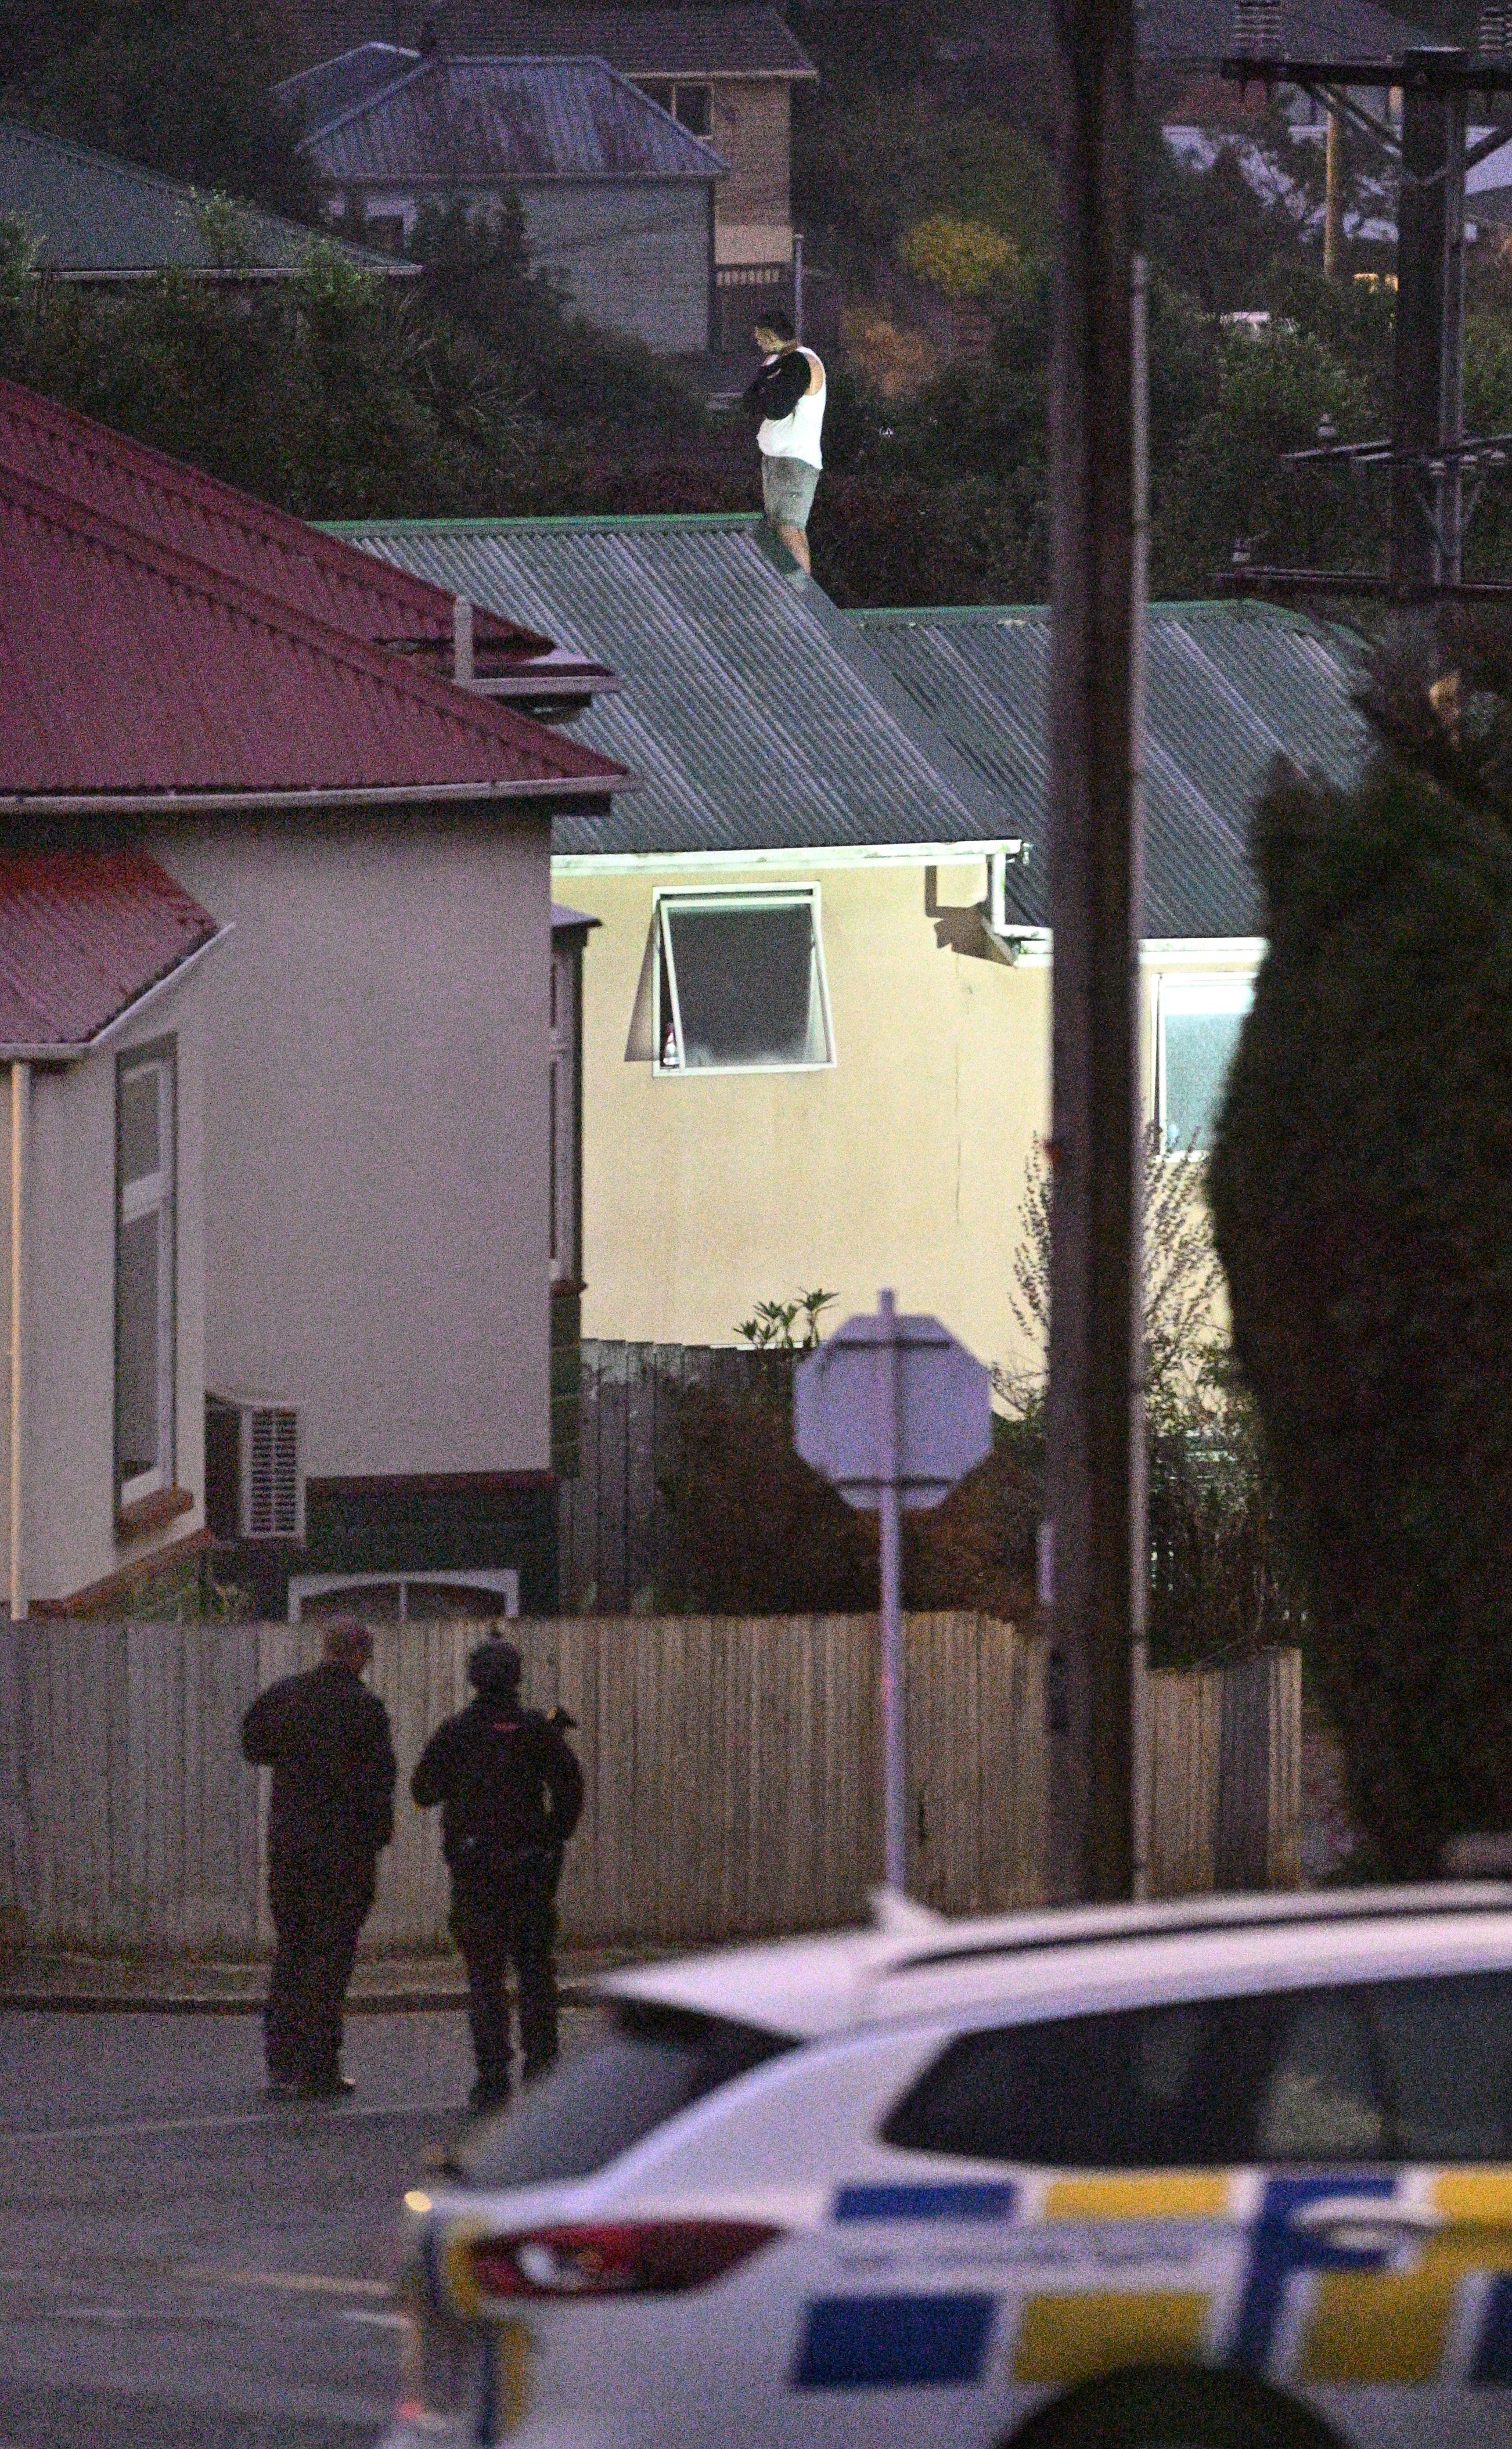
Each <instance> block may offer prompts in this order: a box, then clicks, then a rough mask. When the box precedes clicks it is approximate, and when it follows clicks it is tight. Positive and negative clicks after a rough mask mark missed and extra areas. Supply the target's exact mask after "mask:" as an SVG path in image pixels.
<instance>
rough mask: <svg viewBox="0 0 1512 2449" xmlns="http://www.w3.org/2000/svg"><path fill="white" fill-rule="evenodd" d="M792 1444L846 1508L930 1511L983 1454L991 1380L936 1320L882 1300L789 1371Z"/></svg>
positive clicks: (987, 1444) (988, 1439) (988, 1434)
mask: <svg viewBox="0 0 1512 2449" xmlns="http://www.w3.org/2000/svg"><path fill="white" fill-rule="evenodd" d="M793 1443H794V1445H795V1447H796V1448H797V1450H798V1452H799V1454H800V1455H802V1456H803V1458H804V1462H807V1463H812V1465H813V1467H814V1469H815V1470H816V1471H817V1472H821V1473H822V1474H823V1475H824V1478H825V1479H827V1480H830V1481H832V1482H833V1484H834V1486H835V1487H836V1488H838V1489H839V1491H840V1493H841V1494H842V1496H843V1498H844V1499H845V1502H846V1503H847V1505H862V1506H875V1505H878V1504H880V1502H881V1499H882V1490H883V1489H885V1488H895V1489H896V1490H897V1492H898V1500H899V1503H900V1504H901V1505H907V1506H928V1505H938V1504H939V1503H940V1499H941V1497H943V1496H947V1495H948V1494H949V1493H950V1491H951V1490H952V1489H953V1488H954V1487H955V1485H956V1482H957V1480H958V1479H963V1478H964V1477H965V1475H966V1473H967V1472H968V1471H971V1470H972V1469H973V1468H974V1467H975V1465H976V1464H978V1463H979V1462H981V1461H984V1460H985V1458H986V1456H988V1455H989V1454H990V1453H991V1451H992V1380H991V1378H990V1376H989V1374H988V1372H987V1371H986V1370H985V1369H984V1368H983V1367H982V1365H981V1362H980V1361H979V1360H974V1359H972V1356H971V1354H970V1353H969V1352H968V1351H967V1350H966V1348H965V1346H964V1345H963V1344H960V1343H958V1342H957V1340H956V1339H955V1337H954V1336H953V1335H952V1334H951V1333H950V1331H949V1329H948V1328H947V1327H943V1326H941V1325H940V1321H939V1319H938V1318H913V1317H900V1316H899V1315H898V1314H897V1313H896V1312H895V1311H894V1309H893V1307H892V1303H891V1302H890V1300H887V1299H885V1298H884V1300H883V1302H882V1306H881V1307H880V1308H879V1309H878V1310H877V1311H876V1312H875V1313H874V1314H873V1315H871V1316H870V1317H863V1318H850V1319H847V1320H846V1321H845V1323H844V1325H843V1327H841V1328H840V1329H839V1330H838V1331H837V1333H835V1334H834V1335H832V1336H831V1337H830V1339H829V1341H828V1342H827V1343H823V1344H821V1345H820V1347H819V1349H818V1351H817V1352H813V1353H810V1354H809V1356H808V1357H807V1359H804V1360H801V1361H800V1362H799V1364H798V1366H797V1368H796V1369H795V1371H794V1372H793Z"/></svg>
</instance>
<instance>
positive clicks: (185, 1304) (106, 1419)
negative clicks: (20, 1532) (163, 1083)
mask: <svg viewBox="0 0 1512 2449" xmlns="http://www.w3.org/2000/svg"><path fill="white" fill-rule="evenodd" d="M222 957H223V948H219V949H218V950H217V951H215V952H213V953H211V954H210V955H209V956H208V960H207V961H206V962H205V963H204V965H203V966H201V967H197V968H196V969H195V970H194V971H192V972H191V973H190V974H188V976H186V977H185V978H184V980H183V982H182V983H181V984H180V985H178V986H175V987H172V988H170V989H169V990H167V991H166V992H165V993H163V994H161V995H159V996H157V997H156V998H155V999H154V1001H153V1002H152V1004H151V1005H150V1006H149V1007H148V1008H147V1010H146V1011H145V1012H144V1013H143V1014H142V1015H141V1018H140V1019H139V1020H138V1021H137V1022H135V1023H133V1024H132V1025H131V1026H130V1027H129V1028H128V1029H126V1030H124V1031H123V1032H121V1034H120V1036H119V1037H116V1038H113V1039H112V1040H111V1041H110V1043H109V1045H108V1046H107V1047H105V1048H102V1049H101V1051H99V1052H98V1053H95V1054H92V1055H89V1056H87V1058H86V1059H85V1060H84V1061H83V1062H81V1063H77V1064H72V1065H70V1066H69V1067H68V1069H67V1070H52V1071H46V1070H36V1071H34V1072H33V1074H32V1090H31V1129H30V1144H29V1162H28V1167H27V1203H26V1204H27V1233H26V1265H25V1277H24V1289H23V1316H24V1321H25V1341H26V1361H25V1382H26V1436H25V1472H24V1481H25V1494H24V1499H23V1502H24V1507H25V1512H24V1515H23V1529H24V1539H25V1553H26V1557H27V1572H26V1579H27V1583H28V1588H29V1595H30V1597H31V1598H32V1599H33V1600H38V1599H60V1598H66V1597H69V1596H71V1595H72V1594H73V1593H75V1592H76V1591H84V1590H87V1589H88V1588H90V1587H91V1586H92V1585H93V1584H94V1583H97V1582H101V1581H104V1580H106V1579H107V1577H109V1576H110V1575H112V1574H114V1573H117V1572H121V1571H123V1570H125V1569H126V1568H129V1567H134V1566H137V1565H139V1564H141V1563H143V1562H145V1560H146V1559H147V1558H149V1557H151V1556H152V1555H154V1554H155V1553H157V1552H159V1551H161V1550H163V1549H165V1548H170V1547H172V1546H174V1545H176V1544H177V1542H178V1541H180V1540H181V1539H183V1538H184V1537H185V1536H187V1535H188V1534H189V1533H193V1532H194V1531H197V1530H198V1529H200V1528H201V1527H202V1526H203V1524H204V1199H203V1188H202V1185H203V1172H204V1133H203V1116H204V1088H203V1000H202V998H203V995H204V980H205V976H206V974H207V972H208V971H209V969H211V968H212V967H213V965H214V963H215V962H216V961H217V960H219V959H221V958H222ZM164 1037H171V1038H172V1040H173V1043H174V1048H175V1053H176V1057H177V1070H178V1101H177V1102H178V1132H177V1138H178V1148H177V1178H176V1190H177V1214H176V1227H177V1230H176V1259H177V1284H176V1296H177V1298H176V1313H177V1340H176V1367H177V1388H176V1439H175V1478H176V1480H177V1484H178V1486H179V1487H180V1488H181V1489H184V1490H186V1491H187V1492H188V1493H189V1494H191V1495H192V1497H193V1499H194V1502H193V1506H192V1509H191V1510H189V1511H187V1512H184V1513H182V1514H178V1515H176V1516H175V1518H174V1519H173V1520H172V1521H171V1522H169V1523H166V1524H165V1525H164V1526H163V1527H162V1528H161V1529H160V1530H158V1531H156V1532H154V1533H148V1534H147V1535H145V1536H143V1537H134V1538H131V1539H128V1540H120V1539H118V1538H117V1537H116V1531H115V1481H114V1459H115V1444H114V1439H115V1110H116V1109H115V1093H116V1092H115V1079H116V1058H117V1056H118V1055H120V1054H122V1053H125V1052H126V1051H128V1050H129V1049H130V1048H131V1047H133V1046H143V1045H148V1044H151V1043H153V1042H155V1041H156V1040H158V1039H160V1038H164ZM0 1147H3V1150H4V1168H5V1170H4V1176H3V1178H4V1179H5V1180H6V1181H7V1183H9V1180H10V1078H9V1074H8V1073H7V1072H4V1071H3V1070H0ZM4 1241H5V1252H6V1264H5V1267H4V1269H3V1271H0V1277H3V1281H0V1319H3V1335H0V1352H6V1353H8V1352H9V1345H10V1316H9V1308H10V1244H9V1205H8V1207H7V1216H6V1231H5V1235H4ZM5 1376H6V1384H7V1388H9V1373H8V1372H6V1373H5ZM4 1409H5V1413H6V1418H5V1428H4V1437H3V1439H0V1442H4V1444H5V1446H6V1449H7V1450H6V1453H5V1457H4V1472H3V1475H0V1516H3V1517H4V1532H5V1540H6V1553H7V1556H9V1542H10V1519H9V1515H10V1453H9V1433H10V1420H9V1399H7V1402H6V1405H5V1407H4Z"/></svg>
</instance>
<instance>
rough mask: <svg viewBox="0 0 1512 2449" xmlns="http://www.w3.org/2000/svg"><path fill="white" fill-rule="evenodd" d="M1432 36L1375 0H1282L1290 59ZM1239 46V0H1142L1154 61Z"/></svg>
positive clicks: (1361, 55) (1221, 55) (1193, 58)
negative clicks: (1236, 32) (1236, 20)
mask: <svg viewBox="0 0 1512 2449" xmlns="http://www.w3.org/2000/svg"><path fill="white" fill-rule="evenodd" d="M1427 39H1428V37H1426V36H1425V35H1423V34H1421V33H1419V32H1418V31H1417V29H1416V28H1414V27H1412V26H1410V25H1408V24H1407V23H1406V22H1405V20H1404V19H1403V18H1401V17H1394V16H1392V14H1391V13H1390V11H1389V10H1386V9H1378V8H1377V7H1376V6H1375V5H1374V0H1281V35H1280V46H1279V48H1280V52H1281V55H1282V57H1283V58H1286V59H1293V60H1304V59H1312V60H1369V59H1383V58H1384V59H1393V58H1395V56H1396V54H1397V53H1398V52H1399V51H1402V50H1405V49H1406V48H1410V46H1411V45H1412V44H1414V43H1421V42H1424V41H1425V40H1427ZM1237 48H1238V46H1237V44H1236V42H1235V40H1234V12H1233V0H1140V6H1139V49H1140V54H1141V56H1142V57H1143V58H1144V59H1146V60H1148V61H1150V62H1151V64H1152V65H1153V66H1157V67H1158V66H1170V67H1203V66H1206V65H1209V64H1211V63H1212V62H1213V61H1216V60H1222V59H1229V58H1231V57H1232V56H1233V54H1234V52H1235V51H1236V49H1237Z"/></svg>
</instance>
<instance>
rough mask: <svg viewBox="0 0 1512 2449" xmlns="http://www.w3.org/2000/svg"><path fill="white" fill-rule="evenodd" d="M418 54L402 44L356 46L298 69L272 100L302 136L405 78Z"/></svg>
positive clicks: (279, 86)
mask: <svg viewBox="0 0 1512 2449" xmlns="http://www.w3.org/2000/svg"><path fill="white" fill-rule="evenodd" d="M419 56H420V55H419V52H418V51H417V50H414V51H412V50H411V49H410V48H408V46H407V45H404V44H401V43H359V44H358V45H357V46H356V48H354V49H352V50H349V51H341V52H339V54H338V56H337V57H336V58H335V59H330V60H321V61H320V62H319V63H318V64H317V66H316V67H310V68H300V70H299V71H298V72H297V74H295V75H294V76H291V77H285V78H284V80H283V82H282V84H281V85H276V86H275V87H274V88H273V92H274V96H275V99H276V100H277V101H279V102H281V104H282V105H283V107H284V109H285V110H287V111H289V112H291V113H292V114H293V117H294V119H295V122H296V124H297V125H298V126H299V128H300V132H301V133H302V134H305V135H308V134H309V133H310V132H311V130H312V129H314V128H317V127H324V126H326V125H328V124H329V123H330V121H331V120H333V119H339V117H340V116H341V113H342V112H343V111H346V110H350V109H351V107H352V106H353V104H354V103H357V102H365V101H366V100H367V99H368V96H369V95H370V94H375V93H381V92H382V91H383V89H384V87H386V86H391V85H393V84H394V83H395V81H396V79H397V78H398V77H401V76H407V75H408V74H409V72H410V70H411V68H413V67H416V66H417V63H418V61H419Z"/></svg>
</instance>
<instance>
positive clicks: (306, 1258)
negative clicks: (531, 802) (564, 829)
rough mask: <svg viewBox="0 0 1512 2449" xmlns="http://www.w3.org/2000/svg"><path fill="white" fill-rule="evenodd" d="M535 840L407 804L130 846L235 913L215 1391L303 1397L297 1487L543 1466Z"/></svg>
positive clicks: (508, 824)
mask: <svg viewBox="0 0 1512 2449" xmlns="http://www.w3.org/2000/svg"><path fill="white" fill-rule="evenodd" d="M547 840H548V835H547V827H546V824H545V822H544V821H543V820H542V819H541V818H540V817H539V816H532V817H524V818H518V819H515V818H512V817H509V816H500V815H497V814H494V815H487V816H484V815H472V814H469V813H462V812H458V813H457V814H456V815H455V816H441V817H437V816H436V815H435V814H434V813H432V812H425V811H409V810H401V811H396V812H394V813H393V814H387V813H384V814H378V813H374V814H366V813H364V814H363V815H361V816H358V817H354V818H352V819H350V820H341V821H338V820H320V819H318V818H304V819H287V820H273V819H265V820H254V819H227V820H223V821H221V822H216V821H213V820H212V821H208V822H205V823H204V824H195V825H192V826H191V825H190V824H187V823H185V824H184V825H183V826H180V827H168V826H165V827H164V828H163V829H162V830H161V832H160V833H159V834H158V836H157V838H156V839H151V840H149V841H148V842H147V844H146V846H147V847H149V848H150V849H152V850H153V852H154V853H155V855H156V856H157V857H158V858H161V859H162V861H163V863H164V865H165V867H167V868H168V869H169V870H170V872H171V873H172V874H173V875H175V876H177V877H179V878H180V879H181V881H182V882H183V883H184V885H186V886H187V888H188V890H189V891H190V892H191V893H193V894H194V895H195V896H196V897H199V898H202V899H203V900H204V902H205V904H206V906H207V907H208V908H210V909H213V910H214V911H215V913H216V915H217V916H218V917H219V918H221V919H222V920H223V921H229V922H231V924H232V925H233V926H234V928H235V933H234V934H233V935H231V936H230V938H229V940H228V941H227V942H226V943H225V944H224V945H223V947H222V948H221V950H220V951H219V952H218V954H217V955H216V966H215V968H214V970H213V973H212V974H211V975H209V976H208V977H207V980H206V989H205V993H206V1029H207V1040H208V1051H207V1055H206V1091H205V1108H206V1126H205V1182H206V1205H207V1214H208V1220H209V1226H208V1230H209V1267H208V1282H207V1288H206V1330H205V1362H206V1379H207V1382H208V1384H209V1385H210V1386H211V1387H212V1388H214V1389H216V1390H218V1391H224V1392H233V1393H249V1394H257V1395H262V1396H265V1397H268V1398H272V1399H275V1400H277V1401H280V1402H284V1403H291V1404H294V1405H296V1406H297V1407H298V1409H299V1412H300V1437H301V1444H302V1459H303V1464H304V1468H305V1470H306V1472H307V1473H308V1474H309V1475H310V1476H311V1477H312V1478H315V1479H338V1480H341V1481H343V1482H350V1481H353V1480H367V1479H371V1478H374V1477H376V1476H379V1475H401V1476H407V1477H413V1476H414V1475H502V1474H521V1473H523V1474H539V1473H544V1472H545V1470H546V1469H547V1466H548V1462H549V1429H550V1412H549V1333H550V1299H549V1286H548V1250H547V1234H548V1214H549V1211H548V1128H549V1127H548V1108H547V1061H548V992H549V981H550V963H551V887H550V875H549V858H548V848H547ZM207 966H208V965H207ZM431 1534H434V1537H435V1539H436V1541H438V1542H439V1544H440V1548H441V1551H442V1552H441V1553H439V1554H437V1553H432V1555H431V1557H430V1561H433V1562H440V1561H446V1560H447V1559H446V1556H445V1553H444V1550H445V1524H444V1523H440V1524H436V1523H432V1524H431V1525H430V1532H429V1533H428V1534H427V1535H431ZM353 1535H354V1536H356V1533H354V1534H353ZM457 1561H460V1562H464V1563H472V1562H478V1561H483V1559H482V1558H481V1557H480V1556H479V1557H475V1556H473V1555H471V1554H470V1555H468V1556H465V1557H461V1558H459V1559H458V1560H457Z"/></svg>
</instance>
